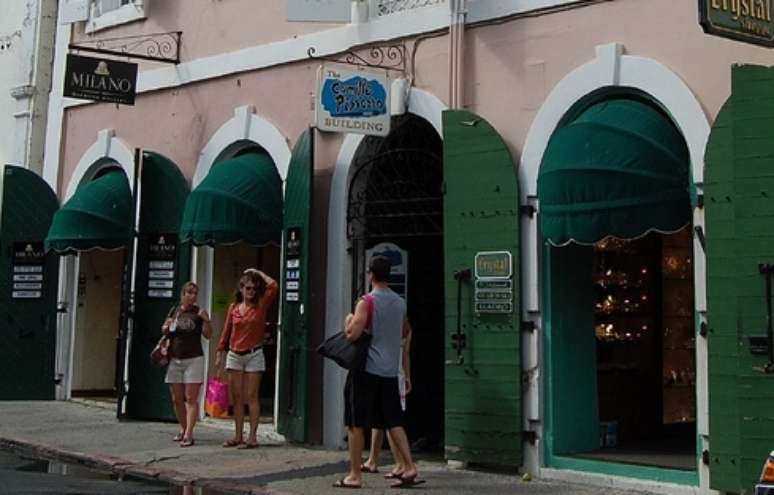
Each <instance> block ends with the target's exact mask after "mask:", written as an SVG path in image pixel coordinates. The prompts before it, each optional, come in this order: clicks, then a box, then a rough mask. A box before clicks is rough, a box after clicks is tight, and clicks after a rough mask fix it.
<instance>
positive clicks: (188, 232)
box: [180, 140, 282, 423]
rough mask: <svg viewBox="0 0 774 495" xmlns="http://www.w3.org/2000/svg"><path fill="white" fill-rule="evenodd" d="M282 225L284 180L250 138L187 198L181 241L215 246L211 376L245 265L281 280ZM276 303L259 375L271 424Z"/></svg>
mask: <svg viewBox="0 0 774 495" xmlns="http://www.w3.org/2000/svg"><path fill="white" fill-rule="evenodd" d="M281 229H282V179H281V177H280V176H279V173H278V171H277V167H276V165H275V163H274V161H273V159H272V158H271V156H269V154H268V153H267V152H266V150H264V149H263V148H261V147H260V146H258V145H256V144H255V143H254V142H252V141H249V140H240V141H237V142H235V143H233V144H231V145H230V146H228V147H226V149H225V150H224V151H223V152H221V154H220V156H219V157H218V158H217V159H216V160H215V163H214V164H213V166H212V168H211V169H210V170H209V172H208V174H207V176H206V177H204V178H203V179H202V181H201V182H200V183H199V184H198V185H197V186H196V187H195V188H194V190H193V191H192V192H191V194H190V195H189V197H188V200H187V201H186V206H185V210H184V212H183V219H182V222H181V228H180V230H181V234H180V236H181V239H182V240H183V241H184V242H191V243H192V244H194V245H196V246H204V247H203V248H202V249H205V250H208V251H209V250H211V251H210V253H211V254H210V256H211V257H212V258H211V259H212V260H213V261H212V272H211V274H210V275H211V278H210V279H209V280H206V279H205V280H201V281H200V282H201V284H202V285H207V286H209V288H210V291H211V295H212V296H211V312H210V313H211V316H212V324H213V328H214V330H215V331H214V333H213V337H212V341H211V342H210V345H209V346H208V350H207V351H206V352H207V354H208V363H209V365H208V372H207V375H208V377H213V376H215V374H216V369H215V364H214V363H215V354H216V352H217V347H218V339H219V338H220V336H221V330H222V328H223V323H224V322H225V320H226V316H227V312H228V308H229V306H230V304H231V303H232V302H233V301H234V292H235V290H236V288H237V284H238V282H239V279H240V277H241V276H242V274H243V273H244V270H245V269H247V268H259V269H261V270H262V271H264V272H265V273H266V274H267V275H269V276H270V277H272V278H273V279H275V280H277V282H278V283H279V280H280V278H279V277H280V271H279V266H280V249H279V243H280V238H281ZM277 307H278V306H277V304H274V305H272V307H271V309H270V311H269V313H268V315H267V318H266V322H267V329H266V331H267V335H268V336H270V338H269V339H267V340H266V341H264V342H263V344H262V347H263V353H264V356H265V362H266V369H265V372H264V373H263V376H262V379H261V388H260V398H259V399H260V402H261V422H262V423H273V422H274V418H273V411H274V409H275V408H274V392H275V386H274V385H275V378H276V361H277V358H276V356H277V348H276V342H277V341H276V337H277V324H276V322H277V318H278V310H277Z"/></svg>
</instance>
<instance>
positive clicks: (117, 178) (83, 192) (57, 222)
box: [45, 169, 132, 253]
mask: <svg viewBox="0 0 774 495" xmlns="http://www.w3.org/2000/svg"><path fill="white" fill-rule="evenodd" d="M131 234H132V192H131V189H130V188H129V181H128V180H127V179H126V175H125V174H124V172H123V170H120V169H109V170H107V171H106V172H105V173H103V174H102V175H100V176H99V177H97V178H96V179H94V180H92V181H90V182H86V183H84V184H81V186H79V187H78V189H77V190H76V191H75V194H73V196H72V197H71V198H70V199H69V200H68V201H67V202H66V203H65V204H64V206H62V208H60V209H59V210H58V211H57V212H56V213H55V214H54V219H53V220H52V222H51V227H50V228H49V229H48V236H46V242H45V246H46V250H48V249H53V250H55V251H57V252H59V253H72V252H76V251H85V250H88V249H94V248H101V249H117V248H121V247H125V246H127V245H128V244H129V239H130V237H131Z"/></svg>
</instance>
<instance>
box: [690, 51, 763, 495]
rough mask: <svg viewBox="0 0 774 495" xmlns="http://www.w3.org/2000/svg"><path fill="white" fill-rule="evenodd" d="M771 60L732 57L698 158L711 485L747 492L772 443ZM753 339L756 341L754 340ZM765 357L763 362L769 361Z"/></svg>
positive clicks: (735, 491)
mask: <svg viewBox="0 0 774 495" xmlns="http://www.w3.org/2000/svg"><path fill="white" fill-rule="evenodd" d="M772 157H774V68H772V67H762V66H754V65H736V66H733V67H732V70H731V96H730V97H729V99H728V100H727V101H726V103H725V105H724V106H723V107H722V109H721V111H720V113H719V114H718V116H717V118H716V120H715V123H714V124H713V126H712V131H711V133H710V138H709V141H708V144H707V153H706V157H705V163H706V171H705V184H704V193H705V201H704V204H705V205H706V206H705V209H706V212H705V218H706V224H707V234H706V253H707V330H708V333H707V345H708V352H709V356H708V366H709V429H710V451H709V462H710V464H709V466H710V486H711V487H712V488H714V489H717V490H723V491H728V492H734V493H753V487H754V484H755V482H756V481H757V478H758V476H759V474H760V471H761V467H762V465H763V462H764V461H765V459H766V457H767V455H768V453H769V452H770V451H771V450H772V449H774V417H772V415H771V410H772V405H774V373H772V367H771V361H772V359H771V354H770V353H771V351H772V348H771V347H770V345H772V342H769V337H768V336H767V333H768V331H767V330H768V329H767V318H768V317H770V315H768V312H767V304H768V303H770V301H767V300H766V274H765V273H764V272H762V271H761V268H760V266H761V265H771V264H774V168H773V167H772V163H774V161H772ZM756 341H757V342H758V344H759V345H755V343H756ZM767 365H768V366H767Z"/></svg>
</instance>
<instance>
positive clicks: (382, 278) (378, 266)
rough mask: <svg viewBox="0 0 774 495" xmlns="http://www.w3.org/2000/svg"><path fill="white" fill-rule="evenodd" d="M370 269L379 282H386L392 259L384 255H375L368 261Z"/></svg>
mask: <svg viewBox="0 0 774 495" xmlns="http://www.w3.org/2000/svg"><path fill="white" fill-rule="evenodd" d="M368 271H369V272H371V275H373V277H374V280H376V281H377V282H386V281H387V279H388V277H389V276H390V260H388V259H387V258H385V257H384V256H374V257H373V258H371V261H370V263H368Z"/></svg>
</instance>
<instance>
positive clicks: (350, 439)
mask: <svg viewBox="0 0 774 495" xmlns="http://www.w3.org/2000/svg"><path fill="white" fill-rule="evenodd" d="M347 444H348V445H349V476H347V477H346V478H345V479H344V481H345V482H346V483H349V484H361V483H362V474H361V473H360V463H361V462H363V445H364V444H365V434H364V433H363V428H360V427H357V426H352V427H350V428H348V430H347Z"/></svg>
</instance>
